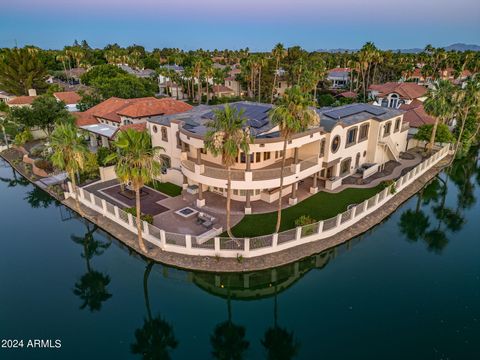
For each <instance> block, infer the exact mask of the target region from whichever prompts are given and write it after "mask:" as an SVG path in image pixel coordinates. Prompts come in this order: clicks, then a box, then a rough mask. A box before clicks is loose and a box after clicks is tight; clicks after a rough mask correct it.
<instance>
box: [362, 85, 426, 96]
mask: <svg viewBox="0 0 480 360" xmlns="http://www.w3.org/2000/svg"><path fill="white" fill-rule="evenodd" d="M368 89H369V90H375V91H378V93H379V94H378V96H386V95H388V94H391V93H396V94H398V95H400V97H401V98H404V99H409V100H412V99H416V98H419V97H422V96H425V94H426V93H427V89H426V88H425V87H424V86H421V85H418V84H415V83H411V82H405V83H396V82H388V83H385V84H378V85H370V87H369V88H368Z"/></svg>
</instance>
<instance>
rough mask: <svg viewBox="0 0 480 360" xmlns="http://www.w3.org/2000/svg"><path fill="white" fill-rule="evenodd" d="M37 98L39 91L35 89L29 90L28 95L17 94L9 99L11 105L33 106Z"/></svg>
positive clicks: (8, 103) (8, 102)
mask: <svg viewBox="0 0 480 360" xmlns="http://www.w3.org/2000/svg"><path fill="white" fill-rule="evenodd" d="M36 98H37V91H36V90H35V89H30V90H28V96H17V97H13V98H11V99H10V100H8V101H7V105H8V106H9V107H24V106H32V102H33V100H35V99H36Z"/></svg>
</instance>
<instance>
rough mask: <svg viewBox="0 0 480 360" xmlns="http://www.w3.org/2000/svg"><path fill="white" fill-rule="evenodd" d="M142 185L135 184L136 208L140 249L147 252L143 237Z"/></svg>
mask: <svg viewBox="0 0 480 360" xmlns="http://www.w3.org/2000/svg"><path fill="white" fill-rule="evenodd" d="M140 206H141V204H140V186H138V185H136V186H135V208H136V210H137V234H138V246H140V249H141V250H142V251H143V252H144V253H147V252H148V251H147V248H146V247H145V243H144V242H143V237H142V219H141V216H140V214H141V209H140Z"/></svg>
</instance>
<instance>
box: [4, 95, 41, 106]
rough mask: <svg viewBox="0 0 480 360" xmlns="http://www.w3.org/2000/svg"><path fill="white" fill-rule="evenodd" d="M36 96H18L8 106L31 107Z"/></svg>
mask: <svg viewBox="0 0 480 360" xmlns="http://www.w3.org/2000/svg"><path fill="white" fill-rule="evenodd" d="M36 98H37V97H36V96H17V97H15V98H13V99H12V100H10V101H9V102H8V105H31V104H32V102H33V100H35V99H36Z"/></svg>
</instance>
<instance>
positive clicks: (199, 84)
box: [197, 72, 202, 105]
mask: <svg viewBox="0 0 480 360" xmlns="http://www.w3.org/2000/svg"><path fill="white" fill-rule="evenodd" d="M197 81H198V105H200V104H201V103H202V80H201V79H200V72H198V78H197Z"/></svg>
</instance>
